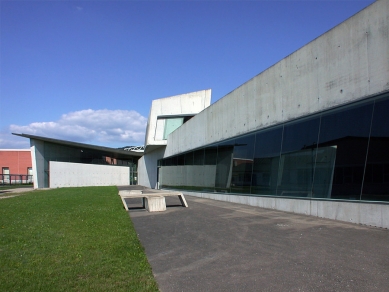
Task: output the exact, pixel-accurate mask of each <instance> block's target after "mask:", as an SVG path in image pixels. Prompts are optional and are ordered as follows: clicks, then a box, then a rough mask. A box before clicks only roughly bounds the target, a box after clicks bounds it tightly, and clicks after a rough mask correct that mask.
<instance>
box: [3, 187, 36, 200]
mask: <svg viewBox="0 0 389 292" xmlns="http://www.w3.org/2000/svg"><path fill="white" fill-rule="evenodd" d="M33 190H34V188H33V187H26V188H14V189H3V190H0V199H7V198H12V197H16V196H19V195H20V194H22V193H26V192H30V191H33Z"/></svg>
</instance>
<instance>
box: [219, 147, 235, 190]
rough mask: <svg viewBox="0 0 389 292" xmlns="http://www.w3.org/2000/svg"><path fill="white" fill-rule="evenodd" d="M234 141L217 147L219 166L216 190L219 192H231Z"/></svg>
mask: <svg viewBox="0 0 389 292" xmlns="http://www.w3.org/2000/svg"><path fill="white" fill-rule="evenodd" d="M233 151H234V140H230V141H228V142H225V143H221V144H219V146H218V147H217V164H216V179H215V189H216V191H219V192H229V191H230V186H231V176H232V159H233Z"/></svg>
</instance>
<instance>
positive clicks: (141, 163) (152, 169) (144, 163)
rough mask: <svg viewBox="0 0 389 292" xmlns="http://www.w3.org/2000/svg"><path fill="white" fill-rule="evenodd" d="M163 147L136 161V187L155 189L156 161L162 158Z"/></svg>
mask: <svg viewBox="0 0 389 292" xmlns="http://www.w3.org/2000/svg"><path fill="white" fill-rule="evenodd" d="M164 153H165V146H163V147H160V148H158V149H156V150H154V151H152V152H149V153H147V154H145V155H144V156H142V157H141V158H140V159H139V160H138V185H141V186H145V187H148V188H152V189H155V188H157V168H158V159H161V158H163V155H164Z"/></svg>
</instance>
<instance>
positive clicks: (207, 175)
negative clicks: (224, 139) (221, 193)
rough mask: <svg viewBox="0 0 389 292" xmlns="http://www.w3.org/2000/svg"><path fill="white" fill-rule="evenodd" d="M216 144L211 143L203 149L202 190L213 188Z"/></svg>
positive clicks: (212, 189) (211, 189)
mask: <svg viewBox="0 0 389 292" xmlns="http://www.w3.org/2000/svg"><path fill="white" fill-rule="evenodd" d="M216 160H217V146H216V145H211V146H209V147H207V148H205V149H204V167H203V169H204V184H203V190H204V191H212V192H213V191H214V190H215V178H216Z"/></svg>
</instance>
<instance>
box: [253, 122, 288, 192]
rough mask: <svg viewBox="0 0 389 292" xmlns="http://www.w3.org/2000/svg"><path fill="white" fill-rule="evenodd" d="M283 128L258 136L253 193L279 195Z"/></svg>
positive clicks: (258, 134)
mask: <svg viewBox="0 0 389 292" xmlns="http://www.w3.org/2000/svg"><path fill="white" fill-rule="evenodd" d="M282 129H283V128H282V127H279V128H276V129H271V130H268V131H265V132H260V133H257V134H256V139H255V153H254V165H253V177H252V186H251V193H253V194H260V195H276V194H277V178H278V165H279V160H280V152H281V141H282Z"/></svg>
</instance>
